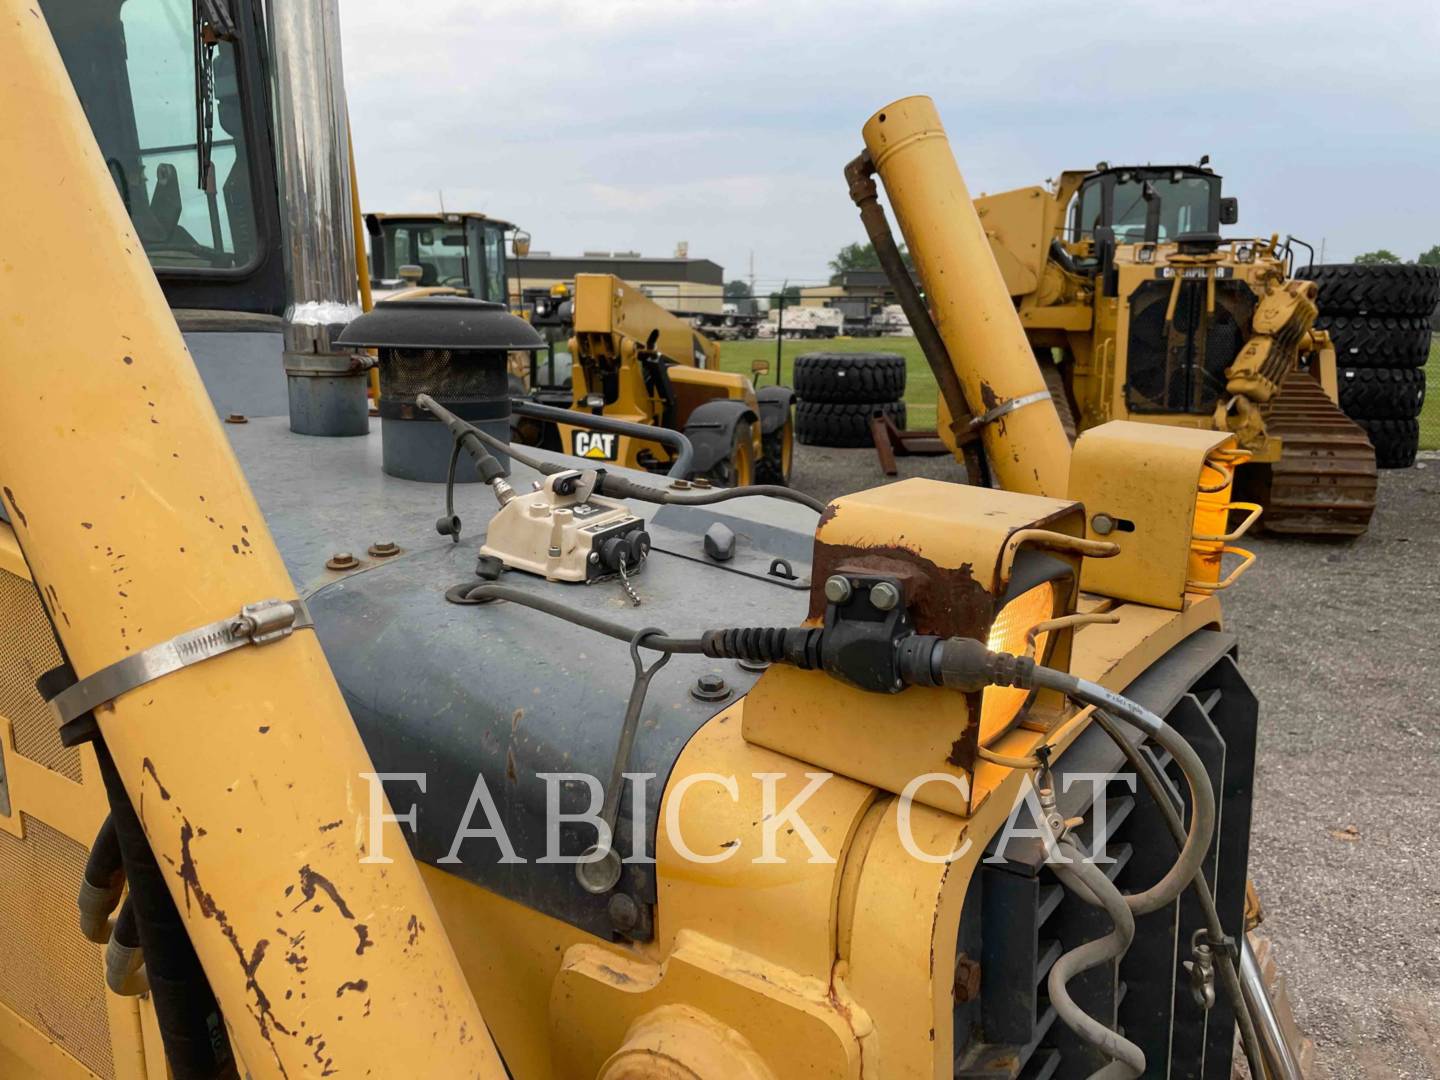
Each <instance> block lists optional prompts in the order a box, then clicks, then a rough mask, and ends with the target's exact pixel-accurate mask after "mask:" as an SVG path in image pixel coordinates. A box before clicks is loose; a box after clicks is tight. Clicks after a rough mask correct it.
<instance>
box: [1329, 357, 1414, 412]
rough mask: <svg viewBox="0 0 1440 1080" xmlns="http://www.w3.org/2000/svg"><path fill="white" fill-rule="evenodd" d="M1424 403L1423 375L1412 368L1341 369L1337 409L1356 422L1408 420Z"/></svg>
mask: <svg viewBox="0 0 1440 1080" xmlns="http://www.w3.org/2000/svg"><path fill="white" fill-rule="evenodd" d="M1424 403H1425V372H1423V371H1417V370H1415V369H1414V368H1341V369H1340V407H1341V408H1342V409H1344V410H1345V414H1346V415H1347V416H1350V417H1352V418H1353V419H1356V420H1410V419H1413V418H1414V417H1417V416H1419V415H1420V406H1421V405H1423V404H1424Z"/></svg>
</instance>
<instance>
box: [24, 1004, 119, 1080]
mask: <svg viewBox="0 0 1440 1080" xmlns="http://www.w3.org/2000/svg"><path fill="white" fill-rule="evenodd" d="M132 1075H133V1074H132ZM0 1076H3V1077H5V1078H6V1080H95V1074H94V1073H93V1072H91V1071H90V1070H89V1069H87V1068H85V1066H83V1065H81V1064H80V1062H78V1061H76V1060H75V1059H74V1058H73V1057H71V1056H70V1055H69V1054H67V1053H66V1052H65V1051H64V1050H63V1049H62V1048H61V1047H60V1046H59V1045H58V1044H57V1043H56V1042H55V1041H54V1040H53V1039H51V1038H50V1037H49V1036H47V1035H45V1034H44V1033H43V1032H41V1031H39V1030H38V1029H36V1028H34V1027H31V1026H30V1025H29V1024H28V1023H26V1022H25V1020H24V1019H22V1018H21V1017H19V1016H17V1015H16V1014H15V1013H14V1012H12V1011H11V1010H10V1009H8V1008H7V1007H6V1006H5V1005H4V1004H3V1003H0Z"/></svg>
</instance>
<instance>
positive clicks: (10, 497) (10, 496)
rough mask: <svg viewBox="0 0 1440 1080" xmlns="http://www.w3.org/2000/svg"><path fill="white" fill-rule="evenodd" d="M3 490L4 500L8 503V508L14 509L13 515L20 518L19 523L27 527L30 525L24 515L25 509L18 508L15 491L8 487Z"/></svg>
mask: <svg viewBox="0 0 1440 1080" xmlns="http://www.w3.org/2000/svg"><path fill="white" fill-rule="evenodd" d="M3 490H4V492H5V501H6V502H8V503H9V504H10V509H11V510H13V511H15V516H16V517H18V518H19V519H20V524H21V525H24V526H25V527H26V528H27V529H28V528H29V527H30V520H29V519H28V518H27V517H26V516H25V511H24V510H21V509H20V504H19V503H17V502H16V501H15V493H14V492H13V491H11V490H10V489H9V488H8V487H7V488H4V489H3Z"/></svg>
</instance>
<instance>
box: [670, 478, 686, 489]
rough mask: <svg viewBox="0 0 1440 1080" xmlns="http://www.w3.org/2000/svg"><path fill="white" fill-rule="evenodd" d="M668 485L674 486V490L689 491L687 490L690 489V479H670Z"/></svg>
mask: <svg viewBox="0 0 1440 1080" xmlns="http://www.w3.org/2000/svg"><path fill="white" fill-rule="evenodd" d="M670 486H671V487H672V488H674V489H675V490H676V491H689V490H690V481H689V480H671V481H670Z"/></svg>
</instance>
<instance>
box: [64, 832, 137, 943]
mask: <svg viewBox="0 0 1440 1080" xmlns="http://www.w3.org/2000/svg"><path fill="white" fill-rule="evenodd" d="M124 889H125V868H124V864H123V863H122V862H121V858H120V837H119V836H118V835H117V834H116V832H115V819H114V818H113V817H112V816H111V815H109V814H107V815H105V820H104V821H103V822H101V824H100V831H99V832H98V833H96V835H95V843H94V844H92V845H91V846H90V856H89V858H87V859H86V860H85V874H84V876H83V878H82V879H81V882H80V893H79V895H78V896H76V898H75V906H76V907H77V908H79V911H80V932H81V933H82V934H84V935H85V936H86V937H87V938H89V939H90V940H91V941H93V942H95V943H96V944H97V945H103V944H105V942H107V941H109V940H110V932H111V931H110V913H111V912H113V911H114V910H115V906H116V905H117V904H119V903H120V894H121V893H122V892H123V891H124Z"/></svg>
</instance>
